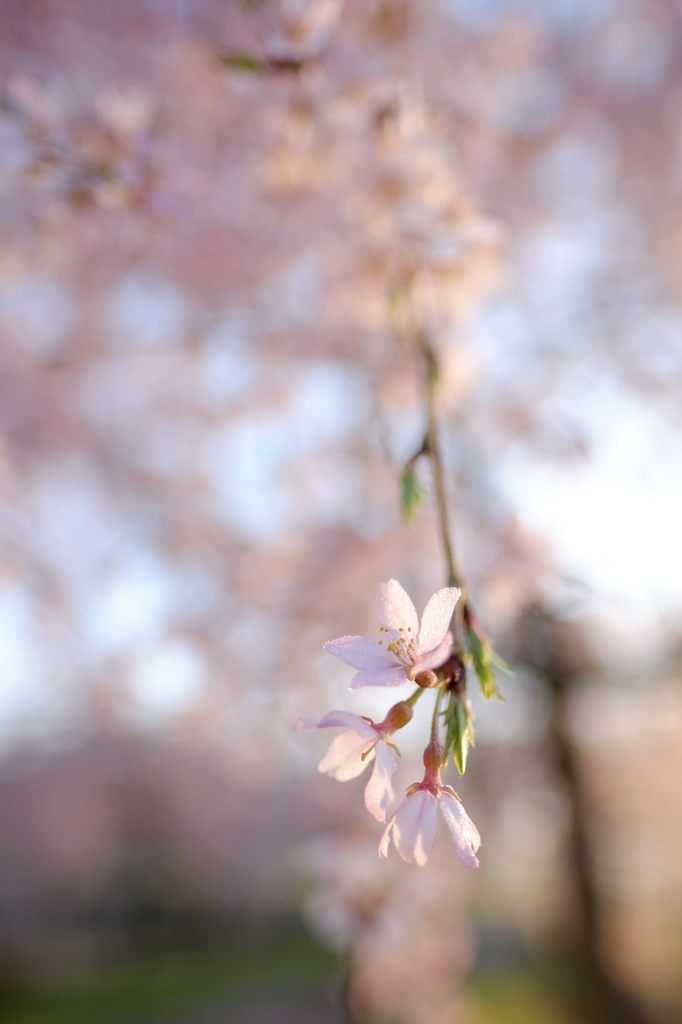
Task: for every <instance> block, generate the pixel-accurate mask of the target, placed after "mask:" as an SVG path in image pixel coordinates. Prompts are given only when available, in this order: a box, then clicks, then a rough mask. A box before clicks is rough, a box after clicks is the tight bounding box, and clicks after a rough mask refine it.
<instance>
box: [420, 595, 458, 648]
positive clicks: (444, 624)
mask: <svg viewBox="0 0 682 1024" xmlns="http://www.w3.org/2000/svg"><path fill="white" fill-rule="evenodd" d="M460 594H461V590H458V589H457V587H444V588H443V590H437V591H436V593H435V594H434V595H433V597H432V598H431V599H430V600H429V603H428V604H427V606H426V608H425V609H424V614H423V615H422V622H421V628H420V630H419V650H420V653H423V654H428V653H429V651H432V650H433V649H434V648H435V647H438V645H439V644H441V643H442V642H443V640H444V638H445V635H446V633H447V631H448V630H449V628H450V622H451V620H452V613H453V611H454V610H455V605H456V603H457V599H458V597H459V596H460Z"/></svg>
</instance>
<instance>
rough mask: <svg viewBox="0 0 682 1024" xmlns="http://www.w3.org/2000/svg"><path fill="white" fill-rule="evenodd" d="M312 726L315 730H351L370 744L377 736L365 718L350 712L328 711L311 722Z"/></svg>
mask: <svg viewBox="0 0 682 1024" xmlns="http://www.w3.org/2000/svg"><path fill="white" fill-rule="evenodd" d="M299 721H302V722H304V721H305V722H307V721H309V719H299ZM313 726H314V727H315V728H316V729H333V728H335V727H338V726H343V727H344V728H346V729H352V730H353V732H355V733H357V734H358V736H364V737H366V738H367V739H370V740H371V741H372V742H374V740H375V739H376V738H377V735H378V733H377V731H376V729H375V728H374V726H373V725H371V724H370V723H369V722H368V721H367V719H366V718H362V716H361V715H354V714H353V713H352V711H328V712H327V714H326V715H323V717H322V718H321V719H320V720H319V722H313ZM304 728H305V727H304ZM308 728H310V726H308Z"/></svg>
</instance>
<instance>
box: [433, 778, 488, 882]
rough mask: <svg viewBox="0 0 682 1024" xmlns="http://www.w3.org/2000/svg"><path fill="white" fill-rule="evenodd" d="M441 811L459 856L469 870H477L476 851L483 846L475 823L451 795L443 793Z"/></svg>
mask: <svg viewBox="0 0 682 1024" xmlns="http://www.w3.org/2000/svg"><path fill="white" fill-rule="evenodd" d="M440 810H441V814H442V815H443V818H444V819H445V824H446V825H447V826H448V828H449V829H450V834H451V836H452V839H453V841H454V844H455V847H456V849H457V856H458V857H459V859H460V860H461V861H462V863H463V864H466V866H467V867H468V868H477V867H478V858H477V857H476V850H477V849H478V848H479V846H480V845H481V837H480V835H479V834H478V829H477V828H476V826H475V825H474V823H473V821H472V820H471V818H470V817H469V815H468V814H467V812H466V811H465V810H464V807H463V806H462V804H461V803H460V802H459V800H457V798H456V797H454V796H451V795H450V794H449V793H446V792H442V793H441V795H440Z"/></svg>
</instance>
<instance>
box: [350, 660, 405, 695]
mask: <svg viewBox="0 0 682 1024" xmlns="http://www.w3.org/2000/svg"><path fill="white" fill-rule="evenodd" d="M406 680H407V675H406V671H405V669H404V668H402V667H401V666H400V665H393V666H389V667H387V668H376V669H368V670H367V671H365V672H358V673H357V675H356V676H354V677H353V679H352V680H351V684H350V688H351V690H359V689H360V688H361V687H363V686H400V684H401V683H404V682H405V681H406Z"/></svg>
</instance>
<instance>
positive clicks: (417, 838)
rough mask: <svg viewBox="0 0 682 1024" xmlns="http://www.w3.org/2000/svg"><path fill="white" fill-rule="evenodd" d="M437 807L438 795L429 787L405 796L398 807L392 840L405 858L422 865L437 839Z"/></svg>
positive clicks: (410, 862)
mask: <svg viewBox="0 0 682 1024" xmlns="http://www.w3.org/2000/svg"><path fill="white" fill-rule="evenodd" d="M437 824H438V809H437V806H436V798H435V797H434V796H433V795H432V794H431V793H429V791H428V790H426V789H419V790H417V792H416V793H412V794H411V796H407V797H405V799H404V800H403V802H402V803H401V805H400V807H399V808H398V810H397V811H396V814H395V821H394V823H393V842H394V843H395V845H396V849H397V851H398V853H399V854H400V856H401V857H402V858H403V860H406V861H407V862H408V864H412V863H413V862H416V863H417V864H418V865H419V867H423V866H424V865H425V864H426V862H427V860H428V859H429V854H430V853H431V850H432V849H433V844H434V842H435V839H436V826H437Z"/></svg>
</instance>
